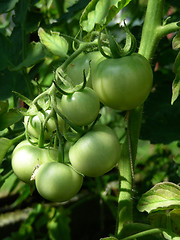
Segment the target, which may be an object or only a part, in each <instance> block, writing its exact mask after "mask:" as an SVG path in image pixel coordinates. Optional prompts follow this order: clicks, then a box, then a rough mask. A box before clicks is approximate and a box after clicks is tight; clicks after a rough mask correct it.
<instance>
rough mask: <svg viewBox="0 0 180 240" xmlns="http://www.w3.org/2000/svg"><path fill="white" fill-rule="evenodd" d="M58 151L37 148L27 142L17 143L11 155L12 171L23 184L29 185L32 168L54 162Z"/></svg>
mask: <svg viewBox="0 0 180 240" xmlns="http://www.w3.org/2000/svg"><path fill="white" fill-rule="evenodd" d="M57 158H58V151H57V150H56V149H53V148H39V147H38V146H34V145H32V144H30V143H29V142H28V141H27V140H24V141H22V142H21V143H19V144H18V145H17V146H16V147H15V149H14V151H13V153H12V169H13V171H14V173H15V174H16V176H17V177H18V178H19V179H20V180H22V181H23V182H25V183H31V180H30V179H31V176H32V174H33V170H34V168H35V167H36V166H37V165H39V164H42V163H44V162H51V161H56V160H57Z"/></svg>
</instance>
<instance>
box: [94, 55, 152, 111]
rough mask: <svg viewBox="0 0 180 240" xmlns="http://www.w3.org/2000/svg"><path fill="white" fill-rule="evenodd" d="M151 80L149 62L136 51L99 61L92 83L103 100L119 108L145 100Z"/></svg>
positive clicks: (126, 108)
mask: <svg viewBox="0 0 180 240" xmlns="http://www.w3.org/2000/svg"><path fill="white" fill-rule="evenodd" d="M152 81H153V74H152V70H151V66H150V64H149V62H148V61H147V60H146V59H145V58H144V57H143V56H141V55H139V54H133V55H131V56H126V57H122V58H119V59H106V60H104V61H102V62H100V63H99V65H98V66H97V69H96V72H95V76H94V78H93V79H92V85H93V89H94V90H95V91H96V93H97V95H98V97H99V99H100V101H101V102H102V103H103V104H105V105H107V106H109V107H111V108H114V109H118V110H131V109H133V108H135V107H137V106H139V105H140V104H142V103H143V102H144V101H145V100H146V98H147V97H148V95H149V93H150V91H151V88H152Z"/></svg>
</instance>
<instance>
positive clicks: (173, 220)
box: [170, 209, 180, 235]
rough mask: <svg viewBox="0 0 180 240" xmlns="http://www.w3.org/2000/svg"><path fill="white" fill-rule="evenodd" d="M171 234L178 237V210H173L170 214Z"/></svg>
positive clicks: (179, 216)
mask: <svg viewBox="0 0 180 240" xmlns="http://www.w3.org/2000/svg"><path fill="white" fill-rule="evenodd" d="M170 218H171V224H172V228H173V232H176V233H177V234H179V235H180V209H174V210H172V211H171V212H170Z"/></svg>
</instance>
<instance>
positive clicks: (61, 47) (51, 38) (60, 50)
mask: <svg viewBox="0 0 180 240" xmlns="http://www.w3.org/2000/svg"><path fill="white" fill-rule="evenodd" d="M38 35H39V38H40V41H41V43H42V44H43V45H44V46H45V47H46V48H47V49H48V50H49V51H50V52H51V53H53V54H54V55H56V56H59V57H67V52H68V43H67V41H66V39H65V38H63V37H61V36H59V33H58V32H51V33H50V34H49V33H47V32H45V31H44V29H42V28H39V30H38Z"/></svg>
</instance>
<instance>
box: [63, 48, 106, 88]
mask: <svg viewBox="0 0 180 240" xmlns="http://www.w3.org/2000/svg"><path fill="white" fill-rule="evenodd" d="M104 59H105V57H103V55H102V54H101V53H100V52H99V51H95V52H89V53H87V54H84V53H82V54H80V55H79V56H78V57H77V58H75V59H74V60H73V61H72V62H71V63H70V64H69V65H68V67H67V70H66V73H67V75H68V77H69V78H70V79H71V80H72V82H73V83H74V84H75V85H77V84H80V83H82V82H83V79H84V76H83V71H84V70H85V73H86V76H87V75H88V71H89V64H90V66H91V73H90V79H89V81H88V83H87V86H88V87H92V73H93V72H94V71H95V68H96V66H97V64H98V63H99V62H101V61H103V60H104Z"/></svg>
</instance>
